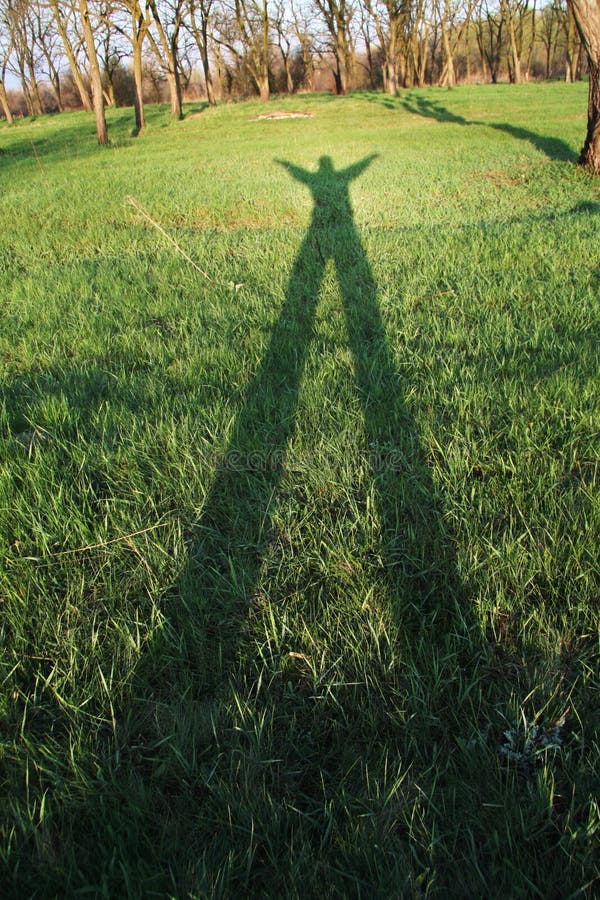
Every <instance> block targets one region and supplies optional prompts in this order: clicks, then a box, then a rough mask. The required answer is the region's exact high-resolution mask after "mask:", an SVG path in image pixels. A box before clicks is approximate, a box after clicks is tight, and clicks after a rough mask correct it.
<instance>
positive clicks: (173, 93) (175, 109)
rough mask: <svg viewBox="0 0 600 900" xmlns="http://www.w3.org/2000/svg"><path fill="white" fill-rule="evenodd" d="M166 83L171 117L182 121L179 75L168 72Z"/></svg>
mask: <svg viewBox="0 0 600 900" xmlns="http://www.w3.org/2000/svg"><path fill="white" fill-rule="evenodd" d="M167 82H168V85H169V97H170V100H171V115H172V116H174V117H175V118H176V119H183V100H182V95H181V81H180V79H179V73H178V72H177V71H175V72H168V73H167Z"/></svg>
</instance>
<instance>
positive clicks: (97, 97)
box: [79, 0, 108, 144]
mask: <svg viewBox="0 0 600 900" xmlns="http://www.w3.org/2000/svg"><path fill="white" fill-rule="evenodd" d="M79 12H80V14H81V24H82V27H83V37H84V40H85V47H86V50H87V57H88V62H89V65H90V78H91V82H92V103H93V105H94V116H95V117H96V135H97V137H98V143H99V144H108V131H107V128H106V116H105V114H104V93H103V91H102V76H101V74H100V64H99V63H98V55H97V53H96V44H95V43H94V32H93V30H92V23H91V22H90V12H89V9H88V5H87V0H79Z"/></svg>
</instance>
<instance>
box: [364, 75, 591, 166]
mask: <svg viewBox="0 0 600 900" xmlns="http://www.w3.org/2000/svg"><path fill="white" fill-rule="evenodd" d="M370 99H371V98H370ZM372 99H373V102H376V103H379V104H381V105H383V106H385V107H386V108H387V109H393V110H398V109H405V110H406V111H407V112H410V113H413V114H414V115H418V116H423V117H424V118H427V119H433V120H435V121H436V122H447V123H451V124H454V125H465V126H478V127H481V128H493V129H494V130H495V131H503V132H504V133H505V134H509V135H510V136H511V137H514V138H516V139H517V140H520V141H528V142H529V143H530V144H532V145H533V146H534V147H535V148H536V150H539V151H540V153H543V154H545V155H546V156H547V157H548V158H549V159H556V160H562V161H564V162H577V159H578V154H577V153H576V152H575V151H574V150H573V148H572V147H570V146H569V144H567V143H566V141H563V140H561V139H560V138H555V137H550V136H547V135H543V134H539V133H537V132H535V131H531V130H530V129H528V128H523V127H521V126H518V125H511V124H510V123H509V122H485V121H478V120H476V119H466V118H465V117H464V116H460V115H458V114H457V113H454V112H452V111H451V110H449V109H448V108H447V107H445V106H443V104H441V103H439V102H437V101H435V100H431V99H430V98H428V97H425V96H423V94H421V93H416V92H415V93H413V92H408V93H407V94H406V95H405V94H403V95H402V96H399V97H397V98H393V97H385V96H379V95H378V96H376V97H373V98H372Z"/></svg>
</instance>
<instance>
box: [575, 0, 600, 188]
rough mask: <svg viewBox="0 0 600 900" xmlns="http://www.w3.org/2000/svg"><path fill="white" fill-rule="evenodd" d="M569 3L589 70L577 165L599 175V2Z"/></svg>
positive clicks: (585, 0) (580, 1)
mask: <svg viewBox="0 0 600 900" xmlns="http://www.w3.org/2000/svg"><path fill="white" fill-rule="evenodd" d="M571 2H572V5H573V13H574V15H575V21H576V23H577V27H578V29H579V34H580V35H581V43H582V44H583V47H584V50H585V52H586V55H587V59H588V70H589V94H588V118H587V134H586V138H585V143H584V145H583V148H582V150H581V155H580V157H579V162H580V163H581V165H583V166H585V167H586V169H589V171H590V172H593V174H594V175H600V0H571Z"/></svg>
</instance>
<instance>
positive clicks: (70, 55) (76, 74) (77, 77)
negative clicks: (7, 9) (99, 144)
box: [52, 2, 92, 112]
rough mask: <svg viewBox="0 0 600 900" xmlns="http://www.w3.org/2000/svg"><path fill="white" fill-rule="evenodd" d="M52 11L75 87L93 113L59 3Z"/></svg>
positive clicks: (83, 102)
mask: <svg viewBox="0 0 600 900" xmlns="http://www.w3.org/2000/svg"><path fill="white" fill-rule="evenodd" d="M52 10H53V12H54V21H55V22H56V27H57V29H58V33H59V35H60V38H61V40H62V43H63V47H64V48H65V54H66V57H67V59H68V61H69V66H70V69H71V75H72V76H73V81H74V82H75V86H76V88H77V90H78V92H79V96H80V98H81V104H82V106H83V108H84V109H85V110H86V112H91V111H92V101H91V100H90V95H89V92H88V89H87V87H86V84H85V81H84V80H83V75H82V74H81V71H80V70H79V66H78V65H77V59H76V58H75V53H74V51H73V46H72V44H71V41H70V40H69V35H68V34H67V29H66V28H65V24H64V22H63V20H62V18H61V15H60V10H59V8H58V2H53V3H52Z"/></svg>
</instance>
